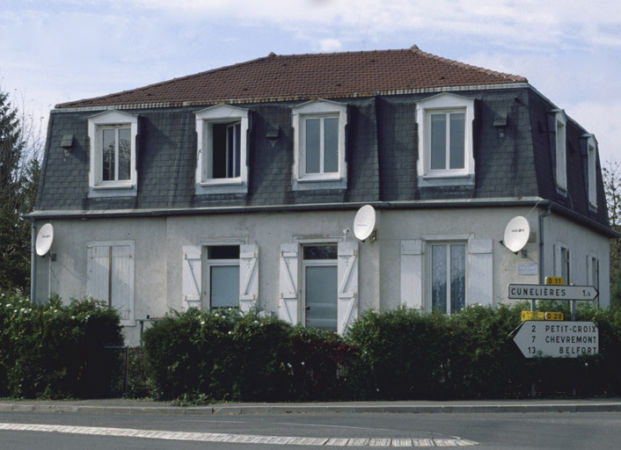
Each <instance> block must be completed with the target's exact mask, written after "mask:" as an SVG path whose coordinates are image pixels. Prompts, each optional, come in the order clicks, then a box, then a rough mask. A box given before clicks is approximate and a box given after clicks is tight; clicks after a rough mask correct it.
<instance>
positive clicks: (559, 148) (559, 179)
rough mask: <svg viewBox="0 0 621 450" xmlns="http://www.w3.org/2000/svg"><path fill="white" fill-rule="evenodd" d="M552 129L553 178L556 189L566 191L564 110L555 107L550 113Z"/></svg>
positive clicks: (565, 127)
mask: <svg viewBox="0 0 621 450" xmlns="http://www.w3.org/2000/svg"><path fill="white" fill-rule="evenodd" d="M550 119H551V124H552V126H551V129H552V136H553V139H552V145H553V149H552V155H553V158H554V178H555V181H556V189H557V191H558V192H559V193H561V194H566V193H567V116H566V115H565V111H563V110H561V109H556V110H554V111H551V113H550Z"/></svg>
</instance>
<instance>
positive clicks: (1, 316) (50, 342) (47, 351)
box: [0, 292, 123, 399]
mask: <svg viewBox="0 0 621 450" xmlns="http://www.w3.org/2000/svg"><path fill="white" fill-rule="evenodd" d="M122 342H123V339H122V335H121V328H120V326H119V316H118V314H117V312H116V311H115V310H112V309H110V308H107V307H103V306H102V305H101V304H99V303H97V302H95V301H92V300H84V301H77V300H73V301H71V304H70V305H63V304H62V303H61V301H60V299H59V298H58V297H54V298H52V299H50V302H49V303H46V304H45V305H33V304H31V303H30V302H29V301H28V300H27V299H24V298H23V297H20V296H18V295H16V294H14V293H10V292H2V293H0V396H11V397H16V398H52V399H55V398H68V397H80V398H84V397H88V398H94V397H102V396H109V395H110V394H111V393H112V392H113V391H114V390H115V389H118V380H119V377H120V370H121V367H122V366H121V358H120V356H121V354H120V353H119V350H118V348H119V347H120V346H121V345H122Z"/></svg>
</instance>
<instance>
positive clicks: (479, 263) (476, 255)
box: [466, 239, 494, 306]
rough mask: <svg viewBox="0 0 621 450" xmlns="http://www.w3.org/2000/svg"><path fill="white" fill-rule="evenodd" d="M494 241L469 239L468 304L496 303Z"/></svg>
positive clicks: (487, 304)
mask: <svg viewBox="0 0 621 450" xmlns="http://www.w3.org/2000/svg"><path fill="white" fill-rule="evenodd" d="M492 250H493V241H492V240H491V239H471V240H469V241H468V269H467V272H466V275H467V277H468V281H467V289H468V291H467V296H466V298H467V301H468V304H470V305H472V304H479V305H482V306H492V305H493V304H494V264H493V254H492Z"/></svg>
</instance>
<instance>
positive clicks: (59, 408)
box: [0, 399, 621, 415]
mask: <svg viewBox="0 0 621 450" xmlns="http://www.w3.org/2000/svg"><path fill="white" fill-rule="evenodd" d="M595 411H616V412H621V399H588V400H579V399H571V400H480V401H479V400H477V401H444V402H437V401H398V402H382V401H376V402H329V403H218V404H213V405H208V406H195V407H189V406H173V405H172V404H171V403H169V402H155V401H150V400H131V399H105V400H67V401H64V400H60V401H47V400H0V412H20V413H24V412H36V413H81V414H134V415H136V414H156V415H229V414H296V413H298V414H301V413H305V414H308V413H332V412H333V413H410V414H416V413H418V414H423V413H425V414H432V413H507V412H520V413H526V412H595Z"/></svg>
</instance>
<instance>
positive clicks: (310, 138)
mask: <svg viewBox="0 0 621 450" xmlns="http://www.w3.org/2000/svg"><path fill="white" fill-rule="evenodd" d="M346 125H347V105H343V104H341V103H336V102H329V101H326V100H319V101H312V102H308V103H304V104H302V105H298V106H296V107H294V108H293V129H294V144H293V145H294V166H293V189H294V190H305V189H344V188H346V187H347V167H346V164H345V127H346Z"/></svg>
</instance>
